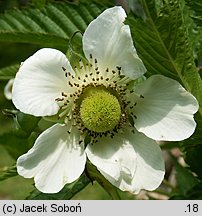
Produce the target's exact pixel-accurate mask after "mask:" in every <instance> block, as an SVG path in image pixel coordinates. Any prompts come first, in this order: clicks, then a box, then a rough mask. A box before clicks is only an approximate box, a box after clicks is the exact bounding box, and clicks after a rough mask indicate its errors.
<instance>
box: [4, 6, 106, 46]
mask: <svg viewBox="0 0 202 216" xmlns="http://www.w3.org/2000/svg"><path fill="white" fill-rule="evenodd" d="M104 8H105V7H104V6H101V5H100V4H95V3H93V2H88V3H80V4H79V5H76V4H72V3H68V2H65V3H48V4H46V6H45V7H44V8H43V9H41V10H39V9H37V8H27V9H26V10H18V9H16V10H12V11H8V12H6V13H5V14H3V15H1V16H0V26H1V28H0V41H9V42H23V43H32V44H40V45H42V46H52V47H57V46H62V47H67V45H68V42H69V39H70V38H71V37H72V35H73V34H74V33H75V32H77V31H81V32H84V31H85V29H86V27H87V25H88V24H89V23H90V22H91V21H92V20H93V19H94V18H95V17H97V16H98V15H99V14H100V13H101V12H102V11H103V10H104ZM74 43H75V44H77V45H78V46H81V35H80V34H77V35H76V36H75V38H74Z"/></svg>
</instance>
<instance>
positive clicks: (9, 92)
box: [4, 79, 14, 100]
mask: <svg viewBox="0 0 202 216" xmlns="http://www.w3.org/2000/svg"><path fill="white" fill-rule="evenodd" d="M13 82H14V79H10V80H9V81H8V83H7V84H6V86H5V88H4V95H5V97H6V99H8V100H11V99H12V88H13Z"/></svg>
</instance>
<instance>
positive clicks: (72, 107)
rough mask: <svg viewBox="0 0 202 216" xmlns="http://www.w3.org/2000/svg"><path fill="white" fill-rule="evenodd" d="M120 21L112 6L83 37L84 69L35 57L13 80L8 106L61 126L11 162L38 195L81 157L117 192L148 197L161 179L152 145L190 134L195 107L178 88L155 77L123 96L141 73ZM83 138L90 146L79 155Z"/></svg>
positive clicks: (66, 176)
mask: <svg viewBox="0 0 202 216" xmlns="http://www.w3.org/2000/svg"><path fill="white" fill-rule="evenodd" d="M125 17H126V14H125V12H124V10H123V9H122V8H121V7H118V6H117V7H113V8H110V9H107V10H105V11H104V12H103V13H102V14H101V15H100V16H98V18H97V19H95V20H94V21H92V22H91V23H90V25H89V26H88V27H87V29H86V31H85V33H84V35H83V50H84V53H85V56H86V58H87V59H88V61H89V63H88V64H86V65H85V64H83V62H82V61H80V62H79V63H80V66H79V67H77V68H75V69H74V70H73V69H72V67H71V65H70V63H69V61H68V60H67V58H66V56H65V55H64V54H62V53H61V52H60V51H58V50H55V49H41V50H39V51H38V52H36V53H35V54H34V55H33V56H31V57H30V58H28V59H27V60H26V61H25V62H24V63H23V65H22V66H21V67H20V70H19V71H18V73H17V75H16V78H15V82H14V86H13V102H14V104H15V106H16V107H17V108H18V109H20V111H22V112H24V113H28V114H32V115H35V116H51V115H55V114H57V113H58V115H59V117H60V118H62V119H64V124H59V123H57V124H55V125H54V126H52V127H51V128H49V129H47V130H46V131H44V132H43V133H42V134H41V135H40V136H39V137H38V139H37V140H36V142H35V144H34V146H33V147H32V148H31V149H30V150H29V151H28V152H27V153H26V154H24V155H22V156H21V157H20V158H18V160H17V170H18V173H19V174H20V175H22V176H24V177H25V178H32V177H34V180H35V185H36V187H37V188H38V189H39V190H40V191H42V192H45V193H56V192H58V191H60V190H61V189H62V187H63V186H64V185H65V184H66V183H70V182H73V181H74V180H76V179H77V178H78V177H79V176H80V175H81V174H82V172H83V171H84V167H85V163H86V157H87V158H88V159H89V160H90V161H91V163H92V164H94V165H95V166H96V167H97V169H98V170H99V171H100V173H101V174H102V175H104V176H105V178H106V179H107V180H108V181H110V182H111V183H112V184H113V185H115V186H117V187H118V188H120V189H121V190H123V191H130V192H132V193H135V194H136V193H138V192H139V191H140V190H141V189H146V190H154V189H155V188H157V187H158V186H159V185H160V183H161V182H162V180H163V177H164V172H165V171H164V161H163V157H162V154H161V150H160V147H159V146H158V145H157V144H156V142H155V141H154V140H169V141H177V140H183V139H186V138H188V137H189V136H191V134H192V133H193V132H194V129H195V126H196V124H195V122H194V119H193V114H194V113H195V112H196V111H197V110H198V103H197V101H196V99H195V98H194V97H193V96H192V95H191V94H190V93H189V92H187V91H186V90H185V89H184V88H183V87H182V86H181V85H180V84H179V83H178V82H176V81H174V80H172V79H170V78H166V77H164V76H160V75H155V76H152V77H150V78H149V79H147V80H146V81H144V82H142V83H141V84H137V85H136V86H135V87H133V89H132V90H131V89H130V90H129V89H128V83H129V81H131V80H135V79H137V78H139V77H141V76H142V75H143V74H144V73H145V71H146V69H145V67H144V65H143V63H142V61H141V60H140V58H139V57H138V55H137V53H136V50H135V48H134V46H133V42H132V38H131V34H130V29H129V26H128V25H124V24H123V22H124V20H125ZM138 131H139V132H141V133H139V132H138ZM145 135H146V136H145ZM86 136H89V137H91V142H90V143H89V144H88V145H87V147H86V148H84V138H85V137H86Z"/></svg>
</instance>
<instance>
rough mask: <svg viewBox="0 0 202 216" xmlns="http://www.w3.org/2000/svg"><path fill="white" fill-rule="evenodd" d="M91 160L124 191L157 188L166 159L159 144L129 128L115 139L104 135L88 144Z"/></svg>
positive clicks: (136, 191) (87, 151)
mask: <svg viewBox="0 0 202 216" xmlns="http://www.w3.org/2000/svg"><path fill="white" fill-rule="evenodd" d="M86 153H87V156H88V158H89V160H90V161H91V162H92V163H93V164H94V165H95V166H96V167H97V168H98V170H100V172H101V173H102V174H103V175H104V176H105V178H106V179H107V180H108V181H110V182H111V183H112V184H113V185H115V186H116V187H118V188H120V189H121V190H123V191H129V192H131V193H135V194H137V193H139V191H140V190H141V189H146V190H154V189H155V188H157V187H158V186H159V185H160V183H161V182H162V180H163V177H164V173H165V171H164V161H163V157H162V153H161V150H160V148H159V146H158V145H157V144H156V143H155V142H154V141H153V140H151V139H149V138H147V137H146V136H144V135H143V134H141V133H139V132H136V133H135V134H133V133H132V132H131V131H130V130H129V129H126V130H125V132H124V133H123V134H116V135H115V137H114V138H113V139H111V138H101V139H100V140H99V141H98V143H96V144H93V145H88V147H87V148H86Z"/></svg>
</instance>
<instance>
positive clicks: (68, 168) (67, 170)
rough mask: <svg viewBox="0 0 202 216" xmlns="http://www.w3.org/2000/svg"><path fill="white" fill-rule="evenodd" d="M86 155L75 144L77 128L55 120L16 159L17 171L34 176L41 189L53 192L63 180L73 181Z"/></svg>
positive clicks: (61, 185)
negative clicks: (70, 128) (68, 131)
mask: <svg viewBox="0 0 202 216" xmlns="http://www.w3.org/2000/svg"><path fill="white" fill-rule="evenodd" d="M85 162H86V155H85V153H84V147H83V145H79V132H78V130H77V129H73V131H72V132H71V134H68V133H67V127H66V126H64V125H60V124H55V125H53V126H52V127H51V128H49V129H47V130H46V131H44V132H43V133H42V134H41V135H40V136H39V137H38V138H37V140H36V142H35V144H34V146H33V147H32V148H31V149H30V150H29V151H28V152H27V153H26V154H24V155H22V156H21V157H19V158H18V160H17V170H18V173H19V174H20V175H21V176H23V177H25V178H32V177H34V181H35V186H36V188H37V189H38V190H40V191H41V192H43V193H57V192H59V191H60V190H61V189H62V188H63V186H64V185H65V184H66V183H71V182H73V181H75V180H76V179H77V178H78V177H79V176H80V175H81V174H82V172H83V171H84V168H85Z"/></svg>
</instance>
